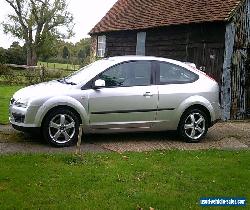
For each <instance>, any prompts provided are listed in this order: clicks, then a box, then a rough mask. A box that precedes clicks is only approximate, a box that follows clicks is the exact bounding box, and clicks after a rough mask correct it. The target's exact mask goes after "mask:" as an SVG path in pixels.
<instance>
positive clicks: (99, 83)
mask: <svg viewBox="0 0 250 210" xmlns="http://www.w3.org/2000/svg"><path fill="white" fill-rule="evenodd" d="M105 85H106V84H105V81H104V80H102V79H98V80H96V81H95V83H94V88H97V89H98V88H102V87H105Z"/></svg>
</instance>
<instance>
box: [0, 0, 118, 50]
mask: <svg viewBox="0 0 250 210" xmlns="http://www.w3.org/2000/svg"><path fill="white" fill-rule="evenodd" d="M116 1H117V0H67V2H68V11H70V12H71V13H72V14H73V16H74V23H75V27H74V32H75V36H74V37H72V38H71V39H70V40H69V41H71V42H73V43H75V42H77V41H79V40H80V39H82V38H84V37H88V32H89V31H90V30H91V29H92V28H93V27H94V26H95V24H96V23H98V22H99V21H100V20H101V18H102V17H103V16H104V15H105V14H106V13H107V12H108V10H109V9H110V8H111V7H112V6H113V5H114V3H115V2H116ZM0 5H1V12H0V23H1V22H3V21H5V20H6V19H7V15H8V14H9V13H12V12H13V11H12V8H11V7H10V6H9V4H8V3H7V2H6V1H5V0H0ZM13 41H19V40H18V39H17V38H14V37H12V36H11V35H9V34H8V35H5V34H4V32H3V27H2V26H1V25H0V47H3V48H8V47H9V46H10V45H11V43H12V42H13Z"/></svg>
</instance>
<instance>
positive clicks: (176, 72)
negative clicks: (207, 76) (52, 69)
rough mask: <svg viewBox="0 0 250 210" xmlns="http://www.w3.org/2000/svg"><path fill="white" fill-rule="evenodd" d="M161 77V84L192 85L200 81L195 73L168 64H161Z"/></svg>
mask: <svg viewBox="0 0 250 210" xmlns="http://www.w3.org/2000/svg"><path fill="white" fill-rule="evenodd" d="M159 77H160V78H159V83H160V84H171V83H172V84H180V83H191V82H194V81H196V80H197V79H198V75H196V74H195V73H193V72H191V71H189V70H187V69H185V68H184V67H181V66H178V65H175V64H172V63H167V62H159Z"/></svg>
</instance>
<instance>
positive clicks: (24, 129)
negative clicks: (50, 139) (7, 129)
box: [12, 124, 41, 134]
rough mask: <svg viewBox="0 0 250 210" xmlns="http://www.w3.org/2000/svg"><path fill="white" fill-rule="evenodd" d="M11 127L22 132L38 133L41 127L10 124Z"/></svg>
mask: <svg viewBox="0 0 250 210" xmlns="http://www.w3.org/2000/svg"><path fill="white" fill-rule="evenodd" d="M12 127H13V128H14V129H15V130H18V131H21V132H24V133H34V134H40V133H41V129H40V128H38V127H23V126H19V125H15V124H12Z"/></svg>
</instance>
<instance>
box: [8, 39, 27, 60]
mask: <svg viewBox="0 0 250 210" xmlns="http://www.w3.org/2000/svg"><path fill="white" fill-rule="evenodd" d="M25 51H26V50H25V47H21V46H20V45H19V42H13V43H12V45H11V46H10V48H9V49H8V50H6V51H5V58H6V63H10V64H18V65H23V64H25V63H26V59H25Z"/></svg>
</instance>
